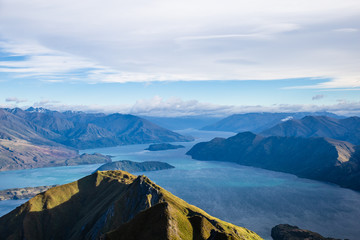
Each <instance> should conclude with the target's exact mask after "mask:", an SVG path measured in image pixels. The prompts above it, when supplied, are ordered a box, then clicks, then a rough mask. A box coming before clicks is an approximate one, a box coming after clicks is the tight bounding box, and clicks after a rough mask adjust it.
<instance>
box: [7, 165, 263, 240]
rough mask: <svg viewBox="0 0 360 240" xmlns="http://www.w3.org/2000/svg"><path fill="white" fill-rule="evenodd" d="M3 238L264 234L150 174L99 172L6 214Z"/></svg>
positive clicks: (253, 236) (251, 236)
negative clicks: (160, 183)
mask: <svg viewBox="0 0 360 240" xmlns="http://www.w3.org/2000/svg"><path fill="white" fill-rule="evenodd" d="M0 236H1V237H2V239H9V240H10V239H14V240H15V239H27V240H32V239H36V240H46V239H128V240H131V239H149V240H151V239H254V240H255V239H261V238H260V237H259V236H258V235H256V234H255V233H254V232H252V231H249V230H247V229H245V228H241V227H238V226H235V225H232V224H230V223H226V222H223V221H221V220H219V219H216V218H214V217H212V216H210V215H208V214H207V213H205V212H204V211H202V210H201V209H199V208H197V207H195V206H193V205H190V204H188V203H186V202H185V201H183V200H181V199H180V198H178V197H176V196H174V195H172V194H171V193H169V192H168V191H166V190H164V189H163V188H161V187H159V186H157V185H156V184H154V183H153V182H151V181H150V180H149V179H148V178H146V177H145V176H138V177H137V176H134V175H131V174H129V173H127V172H123V171H104V172H96V173H94V174H92V175H90V176H87V177H85V178H82V179H80V180H78V181H75V182H72V183H69V184H66V185H61V186H57V187H54V188H51V189H49V190H48V191H46V192H44V193H41V194H39V195H37V196H35V197H34V198H32V199H30V200H29V201H28V202H26V203H25V204H23V205H22V206H20V207H18V208H16V209H15V210H13V211H12V212H10V213H8V214H7V215H5V216H3V217H1V218H0Z"/></svg>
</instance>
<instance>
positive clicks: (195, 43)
mask: <svg viewBox="0 0 360 240" xmlns="http://www.w3.org/2000/svg"><path fill="white" fill-rule="evenodd" d="M359 16H360V4H359V2H358V0H342V1H329V0H327V1H326V0H313V1H301V0H292V1H286V0H271V1H266V0H244V1H237V0H224V1H221V2H220V1H215V0H210V1H209V0H208V1H205V0H195V1H190V0H184V1H174V0H166V1H165V0H154V1H144V0H135V1H115V0H109V1H105V2H104V1H97V0H88V1H76V2H74V1H70V0H62V1H60V0H53V1H45V0H34V1H25V0H2V1H1V8H0V37H1V38H2V39H3V41H2V42H1V43H0V44H1V49H2V50H3V51H6V52H8V53H10V54H12V55H16V56H23V55H24V56H27V57H26V58H25V59H24V60H21V61H6V62H2V63H1V66H0V71H1V72H7V73H11V74H13V76H16V77H21V78H29V77H32V78H39V79H41V80H44V81H88V82H89V83H96V82H131V81H134V82H146V81H165V80H173V81H177V80H188V81H191V80H219V79H220V80H234V79H237V80H248V79H258V80H272V79H283V78H303V77H324V78H329V79H334V80H333V81H331V82H329V83H326V84H323V85H317V86H315V87H317V88H344V87H346V88H348V87H360V85H359V83H358V82H356V81H353V82H352V83H349V80H348V79H349V77H350V78H359V77H360V70H359V67H358V64H357V63H358V62H359V59H360V51H359V47H358V46H359V45H358V39H359V35H358V34H359V31H357V30H358V29H359V28H360V17H359ZM344 33H352V34H344ZM224 59H245V60H247V59H250V60H249V61H251V62H256V63H257V64H253V65H251V64H242V63H241V62H238V64H237V63H236V61H232V62H228V63H227V62H226V61H222V60H224Z"/></svg>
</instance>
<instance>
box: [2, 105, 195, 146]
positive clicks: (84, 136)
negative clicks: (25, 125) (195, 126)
mask: <svg viewBox="0 0 360 240" xmlns="http://www.w3.org/2000/svg"><path fill="white" fill-rule="evenodd" d="M6 110H7V111H8V112H10V113H12V114H13V115H15V116H17V117H19V118H21V119H22V120H25V121H27V122H29V123H31V124H32V125H34V126H35V127H36V129H38V130H39V131H37V133H38V134H40V135H41V136H44V137H45V138H47V139H50V140H52V141H54V142H57V143H61V144H63V145H66V146H70V147H74V148H77V149H85V148H98V147H109V146H116V145H123V144H140V143H152V142H181V141H190V140H192V138H191V137H185V136H182V135H180V134H178V133H175V132H172V131H170V130H167V129H165V128H162V127H159V126H158V125H155V124H153V123H151V122H149V121H148V120H145V119H143V118H140V117H136V116H134V115H130V114H119V113H115V114H110V115H105V114H102V113H98V114H89V113H83V112H71V111H67V112H63V113H61V112H57V111H50V110H47V109H43V108H29V109H27V110H26V111H23V110H21V109H19V108H16V109H6ZM44 130H45V132H44Z"/></svg>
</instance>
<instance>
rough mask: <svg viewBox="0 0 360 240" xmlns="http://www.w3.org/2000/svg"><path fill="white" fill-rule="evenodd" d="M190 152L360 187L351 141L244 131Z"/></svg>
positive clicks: (359, 158)
mask: <svg viewBox="0 0 360 240" xmlns="http://www.w3.org/2000/svg"><path fill="white" fill-rule="evenodd" d="M187 154H188V155H190V156H192V158H194V159H197V160H215V161H228V162H235V163H239V164H242V165H247V166H254V167H259V168H264V169H269V170H274V171H280V172H287V173H292V174H295V175H297V176H300V177H305V178H311V179H316V180H322V181H329V182H333V183H336V184H339V185H340V186H343V187H348V188H352V189H355V190H360V147H359V146H354V145H352V144H351V143H348V142H343V141H337V140H333V139H325V138H321V137H317V138H299V137H279V136H271V137H263V136H260V135H256V134H253V133H251V132H244V133H239V134H237V135H235V136H233V137H230V138H228V139H223V138H215V139H213V140H211V141H210V142H203V143H198V144H196V145H195V146H194V147H193V148H192V149H190V151H189V152H187Z"/></svg>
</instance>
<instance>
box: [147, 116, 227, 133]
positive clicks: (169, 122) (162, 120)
mask: <svg viewBox="0 0 360 240" xmlns="http://www.w3.org/2000/svg"><path fill="white" fill-rule="evenodd" d="M141 117H143V118H145V119H147V120H149V121H151V122H153V123H155V124H158V125H160V126H162V127H165V128H168V129H171V130H183V129H189V128H194V129H201V128H203V127H204V126H207V125H210V124H214V123H215V122H217V121H219V120H221V117H205V116H187V117H186V116H185V117H150V116H141Z"/></svg>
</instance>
